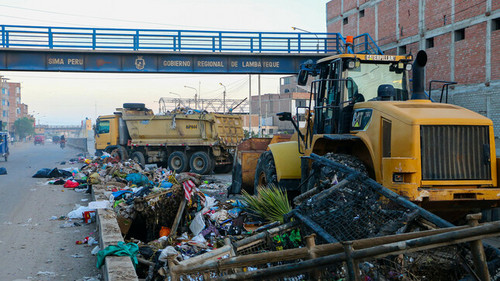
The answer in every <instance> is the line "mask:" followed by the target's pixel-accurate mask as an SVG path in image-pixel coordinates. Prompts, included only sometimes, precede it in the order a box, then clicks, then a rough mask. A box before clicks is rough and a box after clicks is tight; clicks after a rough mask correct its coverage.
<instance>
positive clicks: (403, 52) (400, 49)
mask: <svg viewBox="0 0 500 281" xmlns="http://www.w3.org/2000/svg"><path fill="white" fill-rule="evenodd" d="M398 55H406V45H403V46H399V47H398Z"/></svg>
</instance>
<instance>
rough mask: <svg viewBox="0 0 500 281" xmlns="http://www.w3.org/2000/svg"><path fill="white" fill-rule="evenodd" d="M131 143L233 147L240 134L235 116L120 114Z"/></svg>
mask: <svg viewBox="0 0 500 281" xmlns="http://www.w3.org/2000/svg"><path fill="white" fill-rule="evenodd" d="M122 118H123V120H124V121H125V122H126V124H127V128H128V132H129V135H130V138H131V144H132V145H167V146H178V145H189V146H200V145H201V146H206V145H208V146H210V145H216V144H220V145H224V146H226V147H235V146H236V145H237V144H238V143H239V142H240V141H241V140H242V139H243V137H244V134H243V127H242V119H241V116H239V115H225V114H214V113H208V114H187V115H185V114H177V115H152V114H151V115H149V114H146V115H144V114H130V113H127V111H125V112H124V113H123V115H122Z"/></svg>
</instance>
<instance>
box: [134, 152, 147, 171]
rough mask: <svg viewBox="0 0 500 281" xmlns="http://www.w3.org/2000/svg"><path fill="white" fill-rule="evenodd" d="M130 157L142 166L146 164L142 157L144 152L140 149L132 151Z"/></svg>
mask: <svg viewBox="0 0 500 281" xmlns="http://www.w3.org/2000/svg"><path fill="white" fill-rule="evenodd" d="M130 159H132V160H134V161H135V162H137V163H138V164H139V165H140V166H141V167H142V168H144V166H145V165H146V158H144V154H142V152H140V151H134V152H132V154H131V155H130Z"/></svg>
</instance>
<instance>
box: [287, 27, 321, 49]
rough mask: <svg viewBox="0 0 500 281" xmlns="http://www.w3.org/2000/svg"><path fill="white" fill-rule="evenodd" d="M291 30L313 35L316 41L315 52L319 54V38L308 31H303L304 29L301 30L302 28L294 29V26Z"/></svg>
mask: <svg viewBox="0 0 500 281" xmlns="http://www.w3.org/2000/svg"><path fill="white" fill-rule="evenodd" d="M292 29H293V30H300V31H302V32H305V33H310V34H313V35H314V36H316V40H317V41H316V52H318V53H319V37H318V35H316V33H312V32H311V31H309V30H305V29H302V28H298V27H296V26H292Z"/></svg>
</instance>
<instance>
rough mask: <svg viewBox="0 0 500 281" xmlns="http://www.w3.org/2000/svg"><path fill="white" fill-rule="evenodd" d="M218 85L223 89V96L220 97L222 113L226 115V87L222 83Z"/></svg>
mask: <svg viewBox="0 0 500 281" xmlns="http://www.w3.org/2000/svg"><path fill="white" fill-rule="evenodd" d="M219 85H221V86H222V87H224V94H223V96H222V113H226V86H224V84H222V83H219Z"/></svg>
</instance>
